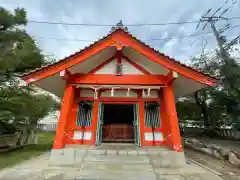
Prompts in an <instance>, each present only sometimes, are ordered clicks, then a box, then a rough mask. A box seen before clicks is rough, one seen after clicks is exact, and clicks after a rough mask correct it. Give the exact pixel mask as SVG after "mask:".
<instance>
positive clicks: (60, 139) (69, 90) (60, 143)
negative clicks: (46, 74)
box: [53, 85, 74, 149]
mask: <svg viewBox="0 0 240 180" xmlns="http://www.w3.org/2000/svg"><path fill="white" fill-rule="evenodd" d="M73 100H74V87H73V86H71V85H67V86H66V87H65V91H64V95H63V98H62V106H61V111H60V117H59V121H58V128H57V130H56V135H55V139H54V144H53V149H62V148H64V146H65V143H64V136H65V134H64V132H65V130H66V126H67V120H68V115H69V112H70V111H71V107H72V105H73Z"/></svg>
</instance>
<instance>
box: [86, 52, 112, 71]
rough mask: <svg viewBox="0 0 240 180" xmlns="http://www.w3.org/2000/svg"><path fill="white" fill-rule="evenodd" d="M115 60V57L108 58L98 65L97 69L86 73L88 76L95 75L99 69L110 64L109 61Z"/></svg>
mask: <svg viewBox="0 0 240 180" xmlns="http://www.w3.org/2000/svg"><path fill="white" fill-rule="evenodd" d="M115 58H116V55H114V56H112V57H110V58H108V59H107V60H106V61H104V62H103V63H102V64H100V65H98V66H97V67H95V68H93V69H92V70H91V71H89V72H88V74H94V73H96V72H97V71H98V70H99V69H101V68H103V67H104V66H106V65H107V64H108V63H110V62H111V61H113V60H114V59H115Z"/></svg>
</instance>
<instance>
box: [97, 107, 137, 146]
mask: <svg viewBox="0 0 240 180" xmlns="http://www.w3.org/2000/svg"><path fill="white" fill-rule="evenodd" d="M134 106H135V104H103V109H104V110H103V133H102V141H103V142H121V143H124V142H126V143H134V125H133V124H134Z"/></svg>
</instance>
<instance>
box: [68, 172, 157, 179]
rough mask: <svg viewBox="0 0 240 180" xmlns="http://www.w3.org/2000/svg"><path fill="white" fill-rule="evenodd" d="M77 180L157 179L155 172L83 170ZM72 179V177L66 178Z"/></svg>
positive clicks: (77, 175) (76, 174) (78, 174)
mask: <svg viewBox="0 0 240 180" xmlns="http://www.w3.org/2000/svg"><path fill="white" fill-rule="evenodd" d="M74 176H75V177H74V178H75V179H77V180H93V179H94V180H123V179H124V180H146V179H147V180H157V177H156V175H155V174H154V173H153V172H147V171H117V170H112V169H109V170H94V171H92V169H89V170H81V171H79V172H77V173H75V175H74ZM65 179H70V178H67V177H66V178H65Z"/></svg>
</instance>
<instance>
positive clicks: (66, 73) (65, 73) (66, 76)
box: [59, 69, 73, 80]
mask: <svg viewBox="0 0 240 180" xmlns="http://www.w3.org/2000/svg"><path fill="white" fill-rule="evenodd" d="M59 75H60V76H61V77H62V78H63V79H64V80H68V79H71V78H72V77H73V75H72V73H71V72H69V71H68V70H67V69H64V70H62V71H60V73H59Z"/></svg>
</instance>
